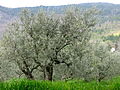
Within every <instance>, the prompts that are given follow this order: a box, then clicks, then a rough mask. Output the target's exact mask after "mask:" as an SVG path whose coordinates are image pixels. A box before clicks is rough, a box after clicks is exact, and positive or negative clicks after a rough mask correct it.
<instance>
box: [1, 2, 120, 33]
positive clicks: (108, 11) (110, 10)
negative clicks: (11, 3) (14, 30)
mask: <svg viewBox="0 0 120 90" xmlns="http://www.w3.org/2000/svg"><path fill="white" fill-rule="evenodd" d="M69 6H75V7H79V8H80V9H86V8H91V7H96V8H97V9H99V10H101V14H100V15H99V17H100V18H101V21H107V20H112V21H114V20H120V4H111V3H83V4H73V5H62V6H37V7H27V8H28V9H30V10H31V11H32V12H37V11H38V10H39V9H44V10H46V11H54V12H56V13H58V14H61V13H63V12H64V10H65V8H67V7H69ZM22 9H23V8H7V7H2V6H0V33H1V32H2V31H4V28H5V27H4V24H6V23H8V22H10V21H11V20H12V19H13V18H14V17H16V16H18V15H19V13H20V11H21V10H22Z"/></svg>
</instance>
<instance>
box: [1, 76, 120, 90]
mask: <svg viewBox="0 0 120 90" xmlns="http://www.w3.org/2000/svg"><path fill="white" fill-rule="evenodd" d="M0 90H120V77H118V78H113V79H112V80H106V81H102V82H100V83H99V82H95V81H92V82H84V81H80V80H71V81H53V82H49V81H34V80H31V81H30V80H26V79H19V80H10V81H6V82H1V83H0Z"/></svg>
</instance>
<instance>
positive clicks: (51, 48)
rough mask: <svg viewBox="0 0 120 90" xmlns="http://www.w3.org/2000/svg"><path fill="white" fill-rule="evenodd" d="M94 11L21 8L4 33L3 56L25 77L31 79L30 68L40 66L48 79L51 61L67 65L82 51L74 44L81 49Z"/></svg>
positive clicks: (89, 30)
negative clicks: (31, 11)
mask: <svg viewBox="0 0 120 90" xmlns="http://www.w3.org/2000/svg"><path fill="white" fill-rule="evenodd" d="M94 11H95V10H86V11H82V12H80V11H79V10H78V9H75V10H69V11H67V12H66V13H65V14H64V15H62V16H59V17H58V16H56V15H55V14H49V15H48V13H46V12H44V11H40V12H39V13H37V14H33V13H30V12H29V11H27V10H24V11H23V12H22V14H21V17H20V19H19V20H18V21H17V22H15V23H13V24H11V26H10V28H9V30H8V32H7V34H6V35H5V37H4V40H3V41H4V43H3V47H4V48H5V49H4V52H5V53H4V54H3V56H4V57H7V59H8V60H12V61H13V62H15V63H16V64H17V65H18V67H19V69H20V70H21V71H22V72H23V73H24V74H25V75H26V77H27V78H29V79H34V76H33V74H32V72H33V71H34V70H35V69H37V68H38V67H40V68H41V72H43V74H44V79H46V80H51V81H52V80H53V73H54V66H55V65H60V64H62V63H63V64H65V65H66V66H67V67H68V68H69V67H70V66H71V65H72V63H73V62H74V59H76V58H77V57H79V58H81V56H82V55H83V53H82V52H80V53H79V54H77V53H75V52H76V50H77V49H75V47H76V46H79V47H80V49H79V50H81V51H84V49H85V46H86V44H87V42H88V41H89V39H90V32H91V31H92V29H93V27H94V25H95V23H96V22H95V17H94V14H95V12H94ZM83 46H84V47H83ZM74 57H75V58H74Z"/></svg>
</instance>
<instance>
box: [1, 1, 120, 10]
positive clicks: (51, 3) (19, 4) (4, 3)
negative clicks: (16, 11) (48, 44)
mask: <svg viewBox="0 0 120 90" xmlns="http://www.w3.org/2000/svg"><path fill="white" fill-rule="evenodd" d="M86 2H87V3H90V2H109V3H114V4H120V0H0V5H1V6H5V7H11V8H15V7H32V6H40V5H45V6H57V5H67V4H78V3H86Z"/></svg>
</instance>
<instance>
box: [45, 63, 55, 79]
mask: <svg viewBox="0 0 120 90" xmlns="http://www.w3.org/2000/svg"><path fill="white" fill-rule="evenodd" d="M44 79H45V80H49V81H52V80H53V65H51V64H48V65H46V67H45V72H44Z"/></svg>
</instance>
